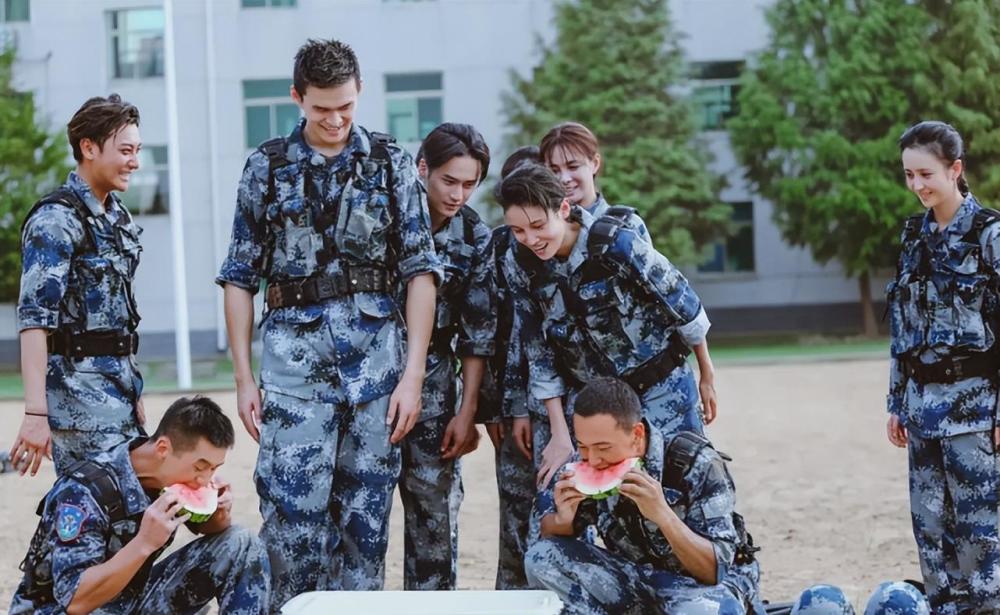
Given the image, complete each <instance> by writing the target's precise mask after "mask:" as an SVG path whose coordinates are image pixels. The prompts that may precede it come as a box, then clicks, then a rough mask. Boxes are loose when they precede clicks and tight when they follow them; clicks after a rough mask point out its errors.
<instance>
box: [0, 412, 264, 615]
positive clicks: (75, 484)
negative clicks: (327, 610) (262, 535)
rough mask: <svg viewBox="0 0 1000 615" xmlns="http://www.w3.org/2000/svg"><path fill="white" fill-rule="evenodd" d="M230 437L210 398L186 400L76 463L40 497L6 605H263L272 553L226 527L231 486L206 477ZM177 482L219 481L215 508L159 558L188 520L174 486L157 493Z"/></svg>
mask: <svg viewBox="0 0 1000 615" xmlns="http://www.w3.org/2000/svg"><path fill="white" fill-rule="evenodd" d="M233 440H234V434H233V425H232V423H231V422H230V421H229V419H228V418H227V417H226V416H225V414H223V412H222V410H221V409H220V408H219V407H218V406H217V405H216V404H215V403H214V402H212V401H211V400H209V399H206V398H198V397H196V398H193V399H186V398H182V399H179V400H178V401H176V402H174V404H173V405H172V406H171V407H170V408H169V409H168V410H167V412H166V414H165V415H164V417H163V420H162V421H161V422H160V426H159V428H158V429H157V431H156V433H155V434H154V435H153V437H152V438H149V439H147V438H145V437H140V438H137V439H135V440H133V441H131V442H126V443H123V444H120V445H118V446H116V447H115V448H113V449H111V450H109V451H105V452H104V453H101V454H100V455H97V456H95V457H94V459H93V460H90V461H82V462H78V463H76V464H74V465H73V466H72V467H71V468H70V469H69V470H68V471H67V473H66V474H64V475H63V476H62V477H61V478H59V479H58V480H57V481H56V484H55V486H53V488H52V490H51V491H50V492H49V493H48V495H47V496H46V497H45V499H44V500H43V501H42V503H41V504H40V505H39V514H40V515H41V521H40V522H39V524H38V529H37V530H36V531H35V535H34V537H33V538H32V541H31V547H30V549H29V551H28V554H27V556H26V557H25V559H24V562H23V563H22V565H21V569H22V570H23V571H24V573H25V574H24V577H23V578H22V580H21V582H20V584H19V585H18V588H17V591H16V592H15V594H14V599H13V601H12V603H11V606H10V611H9V612H10V613H12V614H22V613H25V614H27V613H33V614H36V615H45V614H47V613H66V612H78V613H83V612H86V613H107V614H109V615H110V614H115V615H123V614H132V613H134V614H136V615H158V614H163V615H173V614H175V613H193V612H196V611H198V609H200V608H201V607H203V606H204V605H206V604H208V603H209V602H210V601H211V600H212V599H217V600H218V603H219V607H220V609H221V612H223V613H228V614H238V615H257V614H262V613H267V598H268V595H267V594H268V584H269V574H268V560H267V552H266V551H265V549H264V546H263V545H262V544H261V543H260V541H259V540H258V539H257V538H256V537H254V536H253V534H251V533H250V532H249V531H247V530H245V529H242V528H239V527H236V526H233V525H231V524H230V509H231V507H232V493H231V492H230V490H229V486H228V484H227V483H225V482H224V481H222V480H221V479H218V478H216V477H214V476H213V474H214V473H215V470H216V469H217V468H218V467H219V466H220V465H222V463H223V462H224V461H225V459H226V452H227V450H228V449H229V448H231V447H232V445H233ZM175 483H183V484H185V485H187V486H189V487H191V488H200V487H205V486H208V485H214V486H218V487H219V507H218V509H217V510H216V512H215V513H214V514H213V515H212V516H211V517H210V518H209V519H208V520H207V521H205V522H203V523H199V524H193V523H189V524H188V527H189V528H190V529H191V530H192V531H193V532H195V533H198V534H203V536H202V537H201V538H198V539H196V540H194V541H192V542H190V543H189V544H187V545H185V546H184V547H181V548H180V549H179V550H177V551H176V552H174V553H172V554H170V555H169V556H167V557H165V558H163V559H162V560H161V561H160V562H158V563H155V565H154V562H155V560H156V559H157V557H158V556H159V555H160V553H162V552H163V550H164V549H166V548H167V546H168V545H169V544H170V543H171V542H172V541H173V538H174V534H175V532H176V529H177V527H178V526H179V525H180V524H182V523H184V522H185V521H187V520H188V518H189V517H190V515H188V514H182V512H181V504H180V503H179V502H178V500H177V495H176V494H174V493H172V492H167V493H161V490H162V489H163V488H165V487H168V486H170V485H173V484H175Z"/></svg>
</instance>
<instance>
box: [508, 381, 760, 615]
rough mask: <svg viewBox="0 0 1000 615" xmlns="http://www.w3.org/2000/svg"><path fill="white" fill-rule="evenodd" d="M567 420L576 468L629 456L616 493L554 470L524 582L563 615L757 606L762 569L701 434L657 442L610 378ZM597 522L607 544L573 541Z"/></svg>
mask: <svg viewBox="0 0 1000 615" xmlns="http://www.w3.org/2000/svg"><path fill="white" fill-rule="evenodd" d="M573 423H574V428H575V433H576V438H577V446H578V447H579V451H580V457H581V458H582V460H583V462H584V463H587V464H589V465H590V466H591V467H594V468H596V469H605V468H607V467H610V466H612V465H614V464H618V463H620V462H622V461H624V460H626V459H628V458H631V457H640V458H641V459H642V466H641V468H639V469H633V470H631V471H630V472H629V473H628V474H626V475H625V479H624V482H623V483H622V485H621V488H620V493H617V494H614V495H611V496H610V497H608V498H606V499H601V500H594V499H588V498H587V497H586V496H584V495H583V494H582V493H580V492H579V491H578V490H577V489H576V487H575V485H574V478H573V473H572V472H568V471H566V470H565V469H564V471H563V472H562V473H561V474H560V478H559V480H558V482H556V484H555V485H554V486H553V487H551V488H549V489H546V490H545V491H544V492H542V493H540V494H539V496H538V498H537V499H536V504H535V511H534V517H535V518H536V519H538V525H539V527H540V529H541V535H542V539H541V540H539V541H538V542H536V543H534V544H533V545H532V546H531V548H530V549H529V550H528V554H527V558H526V561H525V566H526V568H527V573H528V578H529V580H530V581H531V582H532V584H533V585H534V586H537V587H542V588H547V589H551V590H553V591H555V592H556V593H558V594H559V597H560V598H561V599H562V601H563V604H564V606H565V611H564V612H566V613H580V614H588V615H589V614H599V613H609V614H610V613H614V614H619V613H656V612H662V613H695V612H696V613H706V614H707V613H727V614H729V613H732V614H737V615H738V614H741V613H744V612H747V610H748V609H750V610H751V612H754V611H753V609H760V601H759V598H758V582H759V578H760V571H759V566H758V564H757V562H756V561H755V559H754V556H753V553H754V551H755V549H754V548H753V546H752V542H751V541H750V539H749V537H748V535H747V534H746V532H745V530H744V529H743V521H742V518H741V517H740V516H739V515H736V514H735V511H734V505H735V496H736V494H735V488H734V486H733V481H732V478H731V477H730V475H729V471H728V470H727V469H726V466H725V463H724V462H723V459H722V457H720V455H719V454H718V453H717V452H715V450H714V449H713V448H712V447H711V445H710V444H708V441H707V440H705V439H704V437H703V436H700V435H698V434H694V433H692V432H682V433H679V434H676V435H674V436H671V437H669V438H666V439H665V438H664V437H663V435H662V434H661V432H660V430H659V429H656V428H654V427H652V426H651V424H650V422H649V421H648V420H647V419H643V418H642V407H641V405H640V402H639V398H638V396H637V395H636V394H635V392H634V391H633V390H632V389H631V388H630V387H629V386H628V385H627V384H625V383H624V382H622V381H620V380H617V379H615V378H595V379H594V380H592V381H591V382H590V383H588V384H587V385H586V386H585V387H584V388H583V389H582V390H581V391H580V393H579V395H578V396H577V400H576V406H575V414H574V416H573ZM589 525H596V526H597V531H598V533H599V534H600V536H601V538H602V539H603V542H604V545H605V548H602V547H599V546H597V545H594V544H590V543H588V542H585V541H583V540H579V537H580V536H581V535H582V533H583V531H584V529H585V528H586V527H587V526H589Z"/></svg>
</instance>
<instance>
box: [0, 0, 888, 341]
mask: <svg viewBox="0 0 1000 615" xmlns="http://www.w3.org/2000/svg"><path fill="white" fill-rule="evenodd" d="M764 4H766V3H765V2H764V0H671V8H672V11H673V19H674V22H675V24H676V26H677V28H678V29H679V30H680V31H682V32H683V33H684V34H685V39H684V41H683V45H684V47H685V50H686V52H687V56H688V60H689V61H690V62H691V64H692V74H693V75H694V76H695V77H697V78H698V81H696V82H695V90H694V96H695V97H696V100H697V101H699V103H700V105H701V106H700V112H701V113H702V124H703V126H704V128H705V132H704V133H703V136H704V138H705V139H706V140H707V141H708V142H709V144H710V146H711V149H712V151H713V152H714V154H715V158H716V160H715V163H714V164H715V165H716V168H717V170H718V171H719V172H721V173H723V174H725V176H726V177H727V180H728V187H727V188H726V189H725V191H724V192H723V193H722V195H721V196H722V199H723V200H725V201H727V202H730V203H733V204H734V216H735V221H736V223H737V226H738V229H739V230H738V233H737V234H736V236H735V237H733V238H732V239H730V240H728V241H726V242H723V243H720V244H719V245H717V246H715V248H714V252H713V258H712V259H710V260H709V261H708V262H706V264H705V265H703V266H702V267H699V268H697V269H695V270H691V271H689V272H688V274H689V277H690V278H691V280H692V282H693V284H694V285H695V288H696V290H697V291H698V293H699V294H700V295H701V297H702V299H703V300H704V303H705V305H706V306H707V308H708V310H709V313H710V314H711V315H712V317H713V320H714V321H715V322H716V325H717V330H719V331H725V332H730V333H736V332H742V331H748V332H749V331H761V330H770V331H779V330H810V331H823V330H826V331H831V330H845V329H852V328H853V329H857V328H859V326H860V307H859V306H858V304H857V301H858V286H857V282H856V281H854V280H849V279H847V278H845V276H844V274H843V272H842V270H841V269H840V268H839V267H838V266H836V265H835V264H831V265H828V266H820V265H818V264H817V263H816V262H814V261H813V260H812V258H811V257H810V255H809V253H808V252H807V251H804V250H800V249H793V248H791V247H789V246H788V245H786V244H785V243H784V242H783V241H782V239H781V237H780V234H779V232H778V230H777V228H776V227H775V225H774V224H773V222H772V221H771V207H770V205H769V204H768V203H767V202H766V201H764V200H762V199H761V198H759V197H757V196H755V195H754V194H753V193H752V191H750V190H749V188H748V187H747V186H746V183H745V181H744V180H743V178H742V171H741V169H740V168H739V166H738V164H737V163H736V162H735V159H734V157H733V154H732V151H731V148H730V146H729V143H728V137H727V135H726V133H725V132H724V131H722V130H721V129H719V125H720V121H721V120H722V119H724V117H725V116H726V115H727V114H728V113H731V111H732V96H733V94H734V87H733V86H734V84H735V78H736V76H737V75H738V72H739V70H740V68H741V66H742V63H743V62H744V60H745V59H746V58H747V57H748V55H749V54H751V53H752V52H753V51H754V50H756V49H759V48H761V47H762V46H763V45H764V44H765V43H766V41H767V28H766V24H765V22H764V15H763V8H762V7H763V6H764ZM174 15H175V19H174V32H175V37H176V66H177V76H176V79H177V89H178V117H179V130H180V134H179V139H180V142H179V144H178V147H179V150H180V152H179V154H180V155H179V158H180V161H181V163H180V175H181V185H182V195H181V196H182V199H181V200H182V203H183V219H184V235H185V239H186V248H185V260H186V277H187V295H188V304H189V313H190V316H189V318H190V327H191V331H192V350H193V352H194V354H195V355H196V356H197V355H207V354H212V353H214V352H216V351H217V350H218V349H219V348H220V347H221V346H220V345H219V344H220V342H221V340H222V337H223V336H222V335H220V332H221V330H222V327H223V324H222V320H221V301H222V298H221V297H222V295H221V291H220V290H219V289H218V287H217V286H216V285H215V284H214V283H213V280H214V277H215V274H216V272H217V270H218V267H219V264H220V263H221V260H222V258H223V256H224V254H225V252H226V249H227V246H228V241H229V233H230V226H231V221H232V214H233V209H234V205H235V194H236V185H237V182H238V180H239V177H240V173H241V170H242V167H243V163H244V160H245V158H246V155H247V153H248V152H249V151H250V149H251V148H253V147H254V146H255V145H256V144H257V143H259V142H260V141H262V140H264V139H267V138H269V137H271V136H274V135H277V134H280V133H284V132H287V130H288V128H289V127H290V126H291V125H292V124H293V123H294V122H295V120H296V119H297V118H298V109H297V108H296V107H295V105H294V104H293V103H292V102H291V100H290V98H289V94H288V88H289V85H290V83H291V72H292V61H293V56H294V55H295V52H296V50H297V49H298V47H299V46H300V45H301V44H302V43H303V42H304V41H305V40H306V39H307V38H337V39H340V40H344V41H346V42H348V43H350V44H351V45H352V46H353V48H354V50H355V51H356V52H357V54H358V57H359V59H360V61H361V68H362V76H363V80H364V83H363V90H362V96H361V99H360V101H359V108H358V113H357V116H356V118H355V119H356V121H358V122H359V123H361V124H362V125H364V126H366V127H368V128H370V129H374V130H383V131H389V132H392V133H393V134H395V136H396V137H397V139H399V140H400V141H401V142H404V143H407V144H408V145H410V146H415V144H416V142H417V141H419V139H420V137H421V136H422V135H423V134H425V133H426V132H427V131H428V130H429V129H430V128H432V127H433V126H435V125H436V124H437V123H439V122H441V121H455V122H468V123H471V124H473V125H475V126H476V127H477V128H478V129H479V130H480V131H481V132H482V133H483V135H484V136H485V137H486V139H487V141H488V142H489V143H490V144H491V146H493V148H494V151H495V156H496V158H497V168H499V163H500V162H502V155H503V154H504V152H503V151H502V146H501V143H502V141H503V137H504V135H505V132H506V129H505V126H504V125H503V116H502V113H501V104H502V101H501V92H503V91H505V90H506V89H508V87H509V76H508V75H509V71H510V70H511V69H514V70H517V71H519V72H522V73H524V72H527V71H528V70H530V68H531V67H532V66H534V64H535V63H536V62H537V58H538V49H537V46H536V37H537V36H541V37H542V39H543V40H551V38H552V35H553V24H552V19H551V18H552V2H551V0H174ZM0 32H2V33H3V35H4V38H6V39H7V40H13V41H15V42H16V44H17V46H18V61H17V63H16V64H15V85H16V86H17V87H19V88H20V89H27V90H31V91H33V92H34V93H35V96H36V102H37V104H38V105H39V107H40V111H41V115H42V116H44V117H47V118H48V119H49V121H50V122H51V127H52V128H53V129H57V130H61V129H62V128H63V127H64V126H65V125H66V122H67V121H68V120H69V118H70V117H71V115H72V114H73V112H74V111H75V110H76V109H77V108H78V107H79V106H80V104H81V103H82V102H83V101H84V100H86V99H87V98H88V97H90V96H95V95H107V94H109V93H111V92H117V93H119V94H121V95H122V96H123V98H125V99H126V100H129V101H130V102H132V103H134V104H136V105H137V106H138V107H139V109H140V111H141V114H142V124H141V133H142V138H143V143H144V146H143V147H144V158H143V161H142V162H143V166H142V169H141V170H140V171H139V172H138V174H137V175H136V176H134V177H133V180H132V188H131V189H130V190H129V192H128V194H127V195H126V202H127V203H128V204H129V205H130V207H132V208H133V210H134V211H136V212H138V217H137V219H138V222H139V224H140V225H141V226H142V227H143V228H144V229H145V233H144V235H143V239H142V243H143V248H144V251H143V255H142V263H141V265H140V268H139V271H138V275H137V281H136V293H137V298H138V302H139V308H140V311H141V313H142V316H143V321H142V323H141V325H140V331H141V332H142V333H143V344H144V351H143V354H144V355H146V356H147V357H148V356H168V355H170V354H171V353H172V352H173V342H172V331H173V328H174V310H173V305H174V303H173V296H174V295H173V293H174V291H173V288H172V285H171V282H170V280H172V278H173V274H172V266H173V265H172V262H173V259H172V253H171V243H170V223H169V216H168V215H167V212H169V209H170V207H171V198H170V194H169V189H168V182H167V158H168V156H167V121H166V117H167V116H166V87H165V81H164V78H163V72H164V70H163V69H164V57H163V32H164V15H163V10H162V7H161V6H160V3H159V1H158V0H86V1H80V0H0ZM485 192H486V191H485V190H481V191H480V195H479V196H480V198H482V197H483V196H485V194H483V193H485ZM174 200H176V199H174ZM875 296H876V297H878V296H880V293H879V292H878V289H877V287H876V293H875ZM16 335H17V333H16V326H15V324H14V319H13V310H12V309H4V310H3V311H2V313H0V340H3V341H0V347H5V346H6V347H10V348H8V351H0V359H2V358H4V357H10V356H12V355H11V354H10V353H11V352H12V351H13V347H14V340H15V339H16Z"/></svg>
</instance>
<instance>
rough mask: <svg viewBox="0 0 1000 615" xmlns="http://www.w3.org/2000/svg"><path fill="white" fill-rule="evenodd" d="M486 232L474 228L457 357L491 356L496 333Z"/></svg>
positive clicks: (482, 226)
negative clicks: (474, 251)
mask: <svg viewBox="0 0 1000 615" xmlns="http://www.w3.org/2000/svg"><path fill="white" fill-rule="evenodd" d="M492 246H493V244H492V242H491V241H490V230H489V229H488V228H487V227H486V225H485V224H477V225H476V254H475V256H474V258H473V260H472V271H471V272H470V276H469V283H468V286H467V287H466V292H465V295H464V296H463V297H460V301H461V305H460V306H459V322H460V325H461V326H460V327H459V334H458V346H457V350H458V355H459V356H462V357H468V356H473V357H491V356H493V352H494V349H495V347H494V340H496V334H497V301H496V298H497V290H496V279H495V278H494V277H493V267H492V266H491V263H492V262H493V249H492Z"/></svg>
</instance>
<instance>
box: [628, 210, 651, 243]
mask: <svg viewBox="0 0 1000 615" xmlns="http://www.w3.org/2000/svg"><path fill="white" fill-rule="evenodd" d="M628 226H629V228H631V229H632V230H633V231H635V234H636V236H638V237H639V239H641V240H643V241H645V242H646V243H650V244H651V243H653V240H652V239H651V238H650V236H649V229H648V228H646V222H645V221H643V219H642V218H641V217H640V216H639V214H632V215H631V216H630V217H629V221H628Z"/></svg>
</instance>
